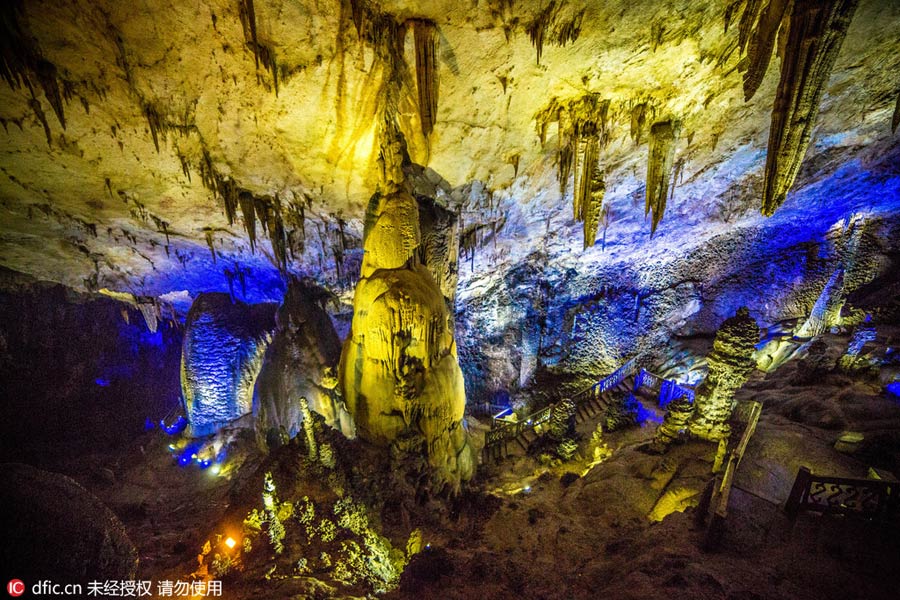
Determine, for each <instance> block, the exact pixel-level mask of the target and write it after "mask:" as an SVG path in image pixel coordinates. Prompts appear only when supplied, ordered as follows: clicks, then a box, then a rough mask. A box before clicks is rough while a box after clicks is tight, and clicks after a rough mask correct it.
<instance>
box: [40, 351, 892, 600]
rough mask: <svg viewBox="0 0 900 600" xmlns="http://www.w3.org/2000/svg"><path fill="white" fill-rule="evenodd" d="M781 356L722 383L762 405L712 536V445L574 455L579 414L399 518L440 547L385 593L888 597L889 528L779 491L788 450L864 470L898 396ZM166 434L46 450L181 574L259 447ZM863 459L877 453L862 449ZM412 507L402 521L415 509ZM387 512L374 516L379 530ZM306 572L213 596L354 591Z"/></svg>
mask: <svg viewBox="0 0 900 600" xmlns="http://www.w3.org/2000/svg"><path fill="white" fill-rule="evenodd" d="M824 337H825V338H826V339H827V342H828V345H829V346H828V347H829V352H832V353H835V355H838V354H839V353H840V352H841V350H840V349H841V348H846V344H847V341H848V338H847V337H846V336H840V335H826V336H824ZM888 337H889V338H890V336H888ZM891 339H897V338H896V337H894V338H891ZM883 341H884V343H887V342H889V341H890V339H888V340H883ZM798 365H799V363H798V361H797V360H792V361H790V362H788V363H787V364H786V365H784V366H782V367H781V368H780V369H778V370H777V371H775V372H773V373H770V374H765V373H761V372H757V373H755V374H754V375H753V376H752V377H751V379H750V380H749V381H748V383H747V384H746V385H745V387H744V388H743V389H742V390H741V391H740V392H739V395H738V397H739V399H756V400H759V401H761V402H763V405H764V408H763V413H762V417H761V419H760V423H759V426H758V428H757V431H756V434H755V435H754V437H753V438H752V439H751V442H750V445H749V447H748V449H747V453H746V455H745V458H744V461H743V463H742V465H741V467H740V469H739V470H738V473H737V477H736V480H735V488H734V491H733V493H732V498H731V502H730V505H729V515H728V519H727V521H726V526H725V534H724V538H723V541H722V544H721V547H720V549H719V550H718V551H717V552H714V553H707V552H703V551H702V550H701V549H700V546H701V543H702V540H703V537H704V529H703V528H702V527H698V526H697V525H696V524H695V519H694V517H693V509H692V506H694V505H695V504H696V502H697V498H698V494H699V493H700V491H701V490H703V489H704V487H705V485H706V483H707V482H708V481H709V480H710V478H711V475H710V466H711V463H712V460H713V456H714V453H715V447H714V446H713V445H711V444H706V443H701V442H690V443H686V444H681V445H676V446H674V447H673V448H672V449H671V450H670V451H669V452H668V453H667V454H665V455H663V456H657V455H652V454H648V453H646V452H643V451H642V448H641V445H642V443H643V442H644V441H646V440H648V439H649V438H650V437H652V435H653V431H654V429H655V423H653V422H652V421H648V422H647V423H645V424H644V426H642V427H638V428H633V429H629V430H625V431H623V432H620V433H612V434H606V435H605V436H604V439H603V441H604V442H605V443H606V444H608V446H609V448H610V449H612V450H613V453H612V455H611V456H610V457H609V458H608V459H606V460H605V461H603V462H600V463H599V464H596V465H594V466H592V467H591V466H590V465H589V460H588V458H580V457H590V456H591V448H590V447H589V445H590V431H591V430H592V428H593V427H594V426H595V423H590V422H589V423H585V424H583V425H581V426H580V428H579V434H581V440H582V441H581V444H580V446H579V456H580V457H579V458H578V459H576V460H575V461H573V462H570V463H565V464H548V463H547V462H546V461H545V462H544V464H541V462H540V461H539V460H536V459H535V458H531V457H526V456H519V457H512V458H511V459H510V460H507V461H504V462H502V463H500V464H499V465H496V466H485V467H483V468H482V469H481V471H480V473H479V475H478V477H477V478H476V480H475V481H474V482H473V485H472V487H473V489H472V490H470V491H469V492H466V493H464V494H463V497H462V500H461V501H460V502H459V503H458V506H461V507H462V508H461V509H460V510H459V511H458V514H456V515H454V516H453V517H452V518H450V517H441V518H431V519H430V520H427V522H422V523H415V522H414V523H413V525H418V526H420V527H421V529H422V532H423V539H424V540H426V541H427V542H428V543H429V544H430V546H429V548H430V549H431V550H430V552H432V553H434V555H435V557H437V558H439V560H434V561H432V562H429V561H428V560H424V559H423V560H421V561H419V563H418V566H417V568H415V569H413V570H412V571H411V572H408V573H406V574H404V576H403V579H402V583H401V586H400V588H398V589H397V590H394V591H393V592H390V593H389V594H388V597H392V598H548V599H550V598H596V597H600V596H603V597H608V598H624V599H627V598H669V597H672V596H674V597H694V598H723V599H738V598H740V599H752V598H760V599H762V598H765V599H785V600H787V599H807V598H808V599H810V600H812V599H821V598H874V599H879V598H885V599H886V598H896V597H897V585H898V581H897V573H900V541H898V540H900V534H898V532H897V531H896V530H895V531H891V530H889V529H885V528H884V527H881V526H879V525H877V524H874V523H869V522H866V521H862V520H855V519H850V518H846V519H842V518H838V517H822V516H816V515H813V514H803V515H801V516H800V517H799V518H798V519H797V520H796V521H795V522H793V523H791V522H790V521H789V520H788V519H787V518H786V517H785V515H784V513H783V511H782V509H781V506H782V504H783V501H784V499H785V498H786V497H787V493H788V492H789V490H790V486H791V485H792V483H793V479H794V477H795V475H796V472H797V469H798V468H799V466H800V465H805V466H808V467H810V468H811V469H812V470H813V472H815V473H821V474H829V475H837V476H849V477H866V475H867V473H868V470H869V467H870V466H880V467H881V468H882V472H883V473H884V472H889V471H890V469H891V468H893V469H894V472H896V467H897V464H898V463H897V461H898V458H900V404H898V403H897V402H896V401H895V400H893V399H891V398H889V397H888V396H886V395H885V393H884V392H883V391H882V390H881V387H880V385H879V384H878V382H877V381H873V380H872V378H871V377H864V376H861V375H854V374H845V373H838V372H833V373H830V374H828V375H827V376H826V377H823V378H817V379H816V380H815V381H813V382H809V383H804V384H798V383H797V370H798V368H799V366H798ZM845 431H855V432H860V433H862V434H863V435H864V437H865V440H866V441H865V442H864V443H863V444H861V445H860V447H859V448H858V449H857V450H856V451H855V452H849V453H848V452H846V451H845V452H838V451H837V450H835V442H836V440H837V439H838V438H839V437H840V436H841V435H842V433H844V432H845ZM170 442H171V439H170V438H167V437H166V436H165V435H163V434H162V433H161V432H159V431H152V432H148V433H146V434H144V435H143V436H141V437H140V438H139V439H136V440H134V442H133V443H132V444H131V446H130V447H129V448H128V450H127V451H126V452H125V453H120V454H117V455H116V456H108V455H103V454H94V455H89V456H86V457H72V458H71V459H70V460H69V461H67V462H66V463H64V464H61V465H59V466H58V470H60V471H63V472H65V473H67V474H69V475H71V476H73V477H74V478H75V479H76V480H78V481H79V482H80V483H82V484H83V485H85V486H86V487H87V488H88V489H90V490H91V491H92V492H93V493H95V494H96V495H97V496H98V497H99V498H100V499H101V500H103V501H104V502H105V503H106V504H107V505H108V506H109V507H110V508H111V509H112V510H113V511H114V512H115V513H116V514H117V515H118V516H119V517H120V518H121V519H122V521H123V523H124V524H125V526H126V529H127V531H128V533H129V535H130V536H131V538H132V540H133V541H134V543H135V545H136V546H137V547H138V550H139V553H140V560H141V562H140V567H139V578H141V579H152V580H155V581H158V580H161V579H173V580H177V579H182V580H184V579H187V578H189V576H190V574H191V573H192V572H193V570H194V569H195V568H196V566H197V561H196V556H197V554H198V553H199V552H200V549H201V547H202V546H203V544H204V542H205V541H206V540H208V539H210V538H211V536H214V535H215V534H216V533H217V532H219V533H227V532H229V531H231V530H238V531H239V527H240V520H239V515H238V516H236V512H235V510H236V509H235V508H234V507H235V506H237V505H241V504H242V503H243V504H246V503H247V502H251V501H252V498H250V499H248V498H246V497H244V498H239V497H238V496H239V495H240V494H244V495H247V494H249V492H246V490H248V489H256V490H258V489H259V488H258V487H249V486H248V485H247V483H248V481H250V480H251V479H252V477H253V476H254V475H253V473H254V472H255V471H257V470H258V469H257V467H258V465H260V464H262V461H263V460H264V457H262V456H260V455H259V454H258V453H257V452H256V451H254V450H252V449H250V448H251V447H252V444H250V443H245V444H244V445H243V448H244V449H245V450H244V451H241V452H239V453H238V455H239V456H236V458H235V460H239V461H243V466H242V467H240V468H237V469H235V470H234V471H233V472H232V473H231V474H230V475H229V476H227V477H216V476H213V475H211V473H210V472H207V471H201V470H199V469H198V468H195V467H187V468H179V467H178V466H177V465H176V464H174V460H173V457H172V455H171V454H170V452H169V451H168V450H167V448H166V446H167V445H168V444H169V443H170ZM877 457H882V458H881V459H880V460H882V464H880V465H875V464H874V463H873V461H875V462H877V461H878V460H879V459H877ZM885 457H886V458H885ZM884 460H887V461H888V462H890V461H891V460H893V461H894V463H893V464H887V465H886V464H884ZM886 467H887V468H886ZM573 473H574V475H573ZM241 490H244V491H241ZM666 495H668V498H669V500H668V501H667V502H668V504H666V503H665V502H663V503H662V504H663V505H664V506H662V509H661V513H660V514H665V513H668V512H670V511H674V512H671V514H668V515H667V516H665V518H664V519H663V520H662V521H661V522H651V521H650V520H649V519H648V515H649V514H650V513H651V512H652V511H653V510H654V507H657V508H658V509H659V508H660V507H659V504H660V498H663V497H664V496H666ZM256 502H258V498H257V499H256ZM230 507H231V508H230ZM666 507H668V508H666ZM389 508H390V507H388V508H386V509H385V510H388V509H389ZM679 511H685V512H679ZM411 518H412V520H413V521H416V518H417V517H416V513H415V511H413V513H412V516H411ZM390 522H391V519H389V518H387V517H385V518H384V524H385V527H386V528H390V527H389V523H390ZM385 533H386V535H388V536H389V537H391V532H389V531H386V532H385ZM394 537H399V536H394ZM311 581H312V578H310V577H305V578H297V581H294V582H291V581H287V582H285V581H280V582H272V581H266V580H264V579H260V578H258V579H252V580H244V581H242V580H240V578H237V579H234V578H233V579H231V580H230V581H226V594H225V596H226V597H234V598H249V597H253V598H266V597H269V598H303V597H357V596H359V595H361V593H360V591H359V589H347V590H344V591H341V590H339V589H335V588H332V587H328V586H314V585H311V583H310V582H311ZM229 585H230V586H231V587H230V588H228V586H229ZM229 589H230V592H229ZM311 590H312V591H311Z"/></svg>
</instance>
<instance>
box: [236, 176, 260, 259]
mask: <svg viewBox="0 0 900 600" xmlns="http://www.w3.org/2000/svg"><path fill="white" fill-rule="evenodd" d="M238 201H239V202H240V205H241V216H242V217H243V219H244V230H245V231H246V232H247V237H248V238H250V250H251V252H252V251H253V250H254V249H255V247H256V202H254V198H253V194H251V193H250V192H248V191H247V190H241V192H240V194H239V195H238Z"/></svg>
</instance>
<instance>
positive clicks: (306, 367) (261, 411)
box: [253, 281, 352, 443]
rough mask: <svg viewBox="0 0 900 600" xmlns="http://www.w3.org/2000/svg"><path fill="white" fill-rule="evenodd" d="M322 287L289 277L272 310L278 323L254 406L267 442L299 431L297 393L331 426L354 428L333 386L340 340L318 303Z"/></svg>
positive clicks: (260, 429) (302, 418) (349, 430)
mask: <svg viewBox="0 0 900 600" xmlns="http://www.w3.org/2000/svg"><path fill="white" fill-rule="evenodd" d="M326 293H327V292H325V291H324V290H322V289H321V288H318V287H316V286H314V285H312V284H310V283H308V282H304V281H292V282H291V284H290V285H289V287H288V290H287V293H286V294H285V297H284V302H283V303H282V305H281V306H280V307H279V308H278V312H277V313H276V314H275V322H276V328H275V332H274V334H273V339H272V343H271V344H270V345H269V347H268V349H267V350H266V353H265V356H264V358H263V365H262V370H261V371H260V373H259V378H258V381H257V384H256V398H255V404H254V407H253V410H254V414H255V415H256V420H257V429H258V431H259V432H260V434H261V436H262V437H265V438H266V439H267V440H268V442H269V443H271V442H272V441H273V440H278V439H280V440H281V441H285V439H286V438H293V437H294V436H295V435H297V434H298V433H299V431H300V429H301V427H302V423H303V421H304V419H305V417H304V413H303V409H302V402H301V399H306V401H307V402H308V406H309V408H310V409H311V410H313V411H315V412H317V413H318V414H320V415H322V417H323V418H324V419H325V423H327V424H328V425H330V426H331V427H334V428H336V429H340V430H341V431H344V432H351V431H352V425H351V424H350V419H349V415H348V414H347V411H346V410H345V408H344V405H343V402H341V401H340V398H338V395H337V393H336V392H335V390H334V388H335V387H336V386H337V379H336V378H335V376H334V367H336V366H337V362H338V360H339V359H340V356H341V342H340V339H339V338H338V336H337V333H335V331H334V326H333V325H332V323H331V320H330V319H329V317H328V313H326V312H325V309H324V308H323V306H322V302H323V300H324V297H325V296H324V295H325V294H326Z"/></svg>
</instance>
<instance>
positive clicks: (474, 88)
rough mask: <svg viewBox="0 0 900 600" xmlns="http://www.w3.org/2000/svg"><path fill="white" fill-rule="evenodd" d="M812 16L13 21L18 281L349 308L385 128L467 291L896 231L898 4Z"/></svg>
mask: <svg viewBox="0 0 900 600" xmlns="http://www.w3.org/2000/svg"><path fill="white" fill-rule="evenodd" d="M818 4H820V3H816V2H813V3H812V5H813V6H810V2H808V1H806V2H804V1H802V0H795V2H779V1H776V0H773V1H771V2H768V3H765V2H755V1H752V0H749V1H740V0H739V1H730V0H718V1H715V0H700V1H697V0H689V1H688V0H676V1H666V2H660V1H651V0H611V1H605V2H588V1H584V0H582V1H577V0H568V1H566V0H561V1H557V2H552V1H551V2H547V1H545V0H540V1H538V0H488V1H477V0H476V1H471V0H468V1H459V0H452V1H451V0H446V1H445V0H434V1H429V2H408V1H384V2H381V3H375V2H366V1H365V0H355V1H352V2H351V1H350V0H317V1H314V0H196V1H194V2H181V1H175V0H139V1H137V2H127V3H126V2H119V1H118V0H67V1H63V0H47V1H40V0H25V1H24V2H22V1H19V2H9V3H5V6H4V8H3V9H2V10H3V19H4V28H5V31H4V37H5V41H4V42H3V44H4V46H3V53H4V55H3V59H4V78H5V79H6V81H4V82H0V122H2V125H3V129H2V130H0V138H2V139H3V144H2V148H0V219H2V230H0V264H2V266H4V267H7V268H10V269H14V270H17V271H21V272H25V273H29V274H31V275H34V276H36V277H39V278H41V279H47V280H52V281H57V282H61V283H64V284H66V285H69V286H71V287H73V288H76V289H91V290H99V289H104V288H105V289H108V290H114V291H117V292H130V293H133V294H135V295H143V296H161V295H164V294H169V297H170V298H176V297H183V295H184V292H187V293H188V294H191V295H193V294H196V293H197V292H199V291H203V290H220V291H224V290H227V289H228V287H229V284H231V287H232V288H233V287H234V285H235V281H237V280H241V284H242V287H243V294H244V295H245V296H246V297H247V298H248V299H251V300H262V299H273V298H277V297H278V295H279V293H280V292H279V290H280V289H282V288H281V283H280V282H281V274H282V273H283V272H290V273H294V274H300V275H309V276H312V277H314V278H316V279H318V280H320V281H321V282H322V283H325V284H328V285H329V286H331V287H333V288H334V289H337V290H339V291H341V290H343V291H346V292H348V293H349V290H351V289H352V283H353V281H354V279H355V277H356V276H357V274H358V269H359V261H360V258H361V253H362V251H361V236H362V231H363V220H364V214H365V209H366V206H367V204H368V203H369V199H370V197H371V196H372V194H373V193H374V192H375V191H376V190H378V189H379V185H380V182H381V175H380V173H381V168H380V166H379V156H380V154H381V142H380V140H381V137H382V133H383V129H384V127H383V123H384V115H385V114H386V113H388V114H389V115H390V116H391V117H392V118H393V119H394V122H395V123H396V125H397V126H398V127H399V129H400V132H401V133H402V137H403V139H404V140H405V143H406V147H407V151H408V153H409V158H410V160H411V162H412V163H414V165H411V166H408V168H407V173H408V174H409V177H410V180H411V181H412V182H413V184H414V187H415V191H416V192H417V193H420V194H423V195H427V196H431V197H434V198H435V199H436V200H437V201H438V203H439V204H441V205H443V206H445V207H447V208H449V209H450V210H452V211H454V212H456V213H457V214H458V215H459V219H460V230H461V232H462V235H463V238H462V241H461V245H462V249H463V253H464V257H463V258H465V253H466V252H467V251H468V252H470V253H473V254H474V256H473V257H471V258H477V260H473V261H472V262H471V263H470V264H466V263H464V266H462V267H461V271H462V272H463V273H464V274H465V276H464V277H463V279H462V282H463V284H464V286H468V288H469V293H476V292H475V291H473V290H477V289H478V285H479V278H484V277H490V276H491V274H492V273H495V272H499V271H502V269H501V268H500V267H504V266H506V267H508V266H509V265H512V264H515V262H516V261H517V260H519V259H524V258H525V257H528V256H531V255H533V254H534V253H536V252H537V253H541V255H542V256H544V257H545V260H553V261H557V262H558V263H559V264H560V265H568V266H571V267H575V268H577V267H578V266H579V265H582V266H583V265H585V264H589V263H590V262H591V261H593V262H594V263H597V262H607V263H610V264H613V263H615V262H616V261H634V260H657V259H664V258H665V257H666V256H667V255H668V254H670V253H672V252H674V251H675V250H676V249H678V248H683V247H686V246H689V245H691V244H702V243H703V240H704V239H707V238H709V237H710V236H714V235H717V234H719V233H721V232H722V231H724V230H728V229H734V228H740V227H749V226H758V225H759V224H760V223H763V222H765V223H768V225H766V226H767V227H769V228H770V229H771V230H772V231H789V230H791V229H792V228H797V227H802V226H803V225H804V224H805V223H807V222H812V221H819V220H821V221H822V222H825V221H828V220H829V219H838V218H842V217H845V216H847V215H848V214H850V213H853V212H855V211H860V210H865V211H870V212H874V213H879V212H881V213H883V212H893V213H896V212H898V211H900V206H898V204H900V201H898V199H897V196H898V193H900V183H898V182H900V174H898V167H897V164H898V162H900V158H898V157H900V150H898V136H897V135H896V134H895V133H894V132H893V131H892V125H893V127H894V128H896V122H897V115H898V111H900V52H898V50H900V42H898V40H900V2H898V1H887V0H861V1H859V2H858V3H857V2H848V1H844V2H834V1H832V2H824V3H821V4H822V5H828V6H829V7H830V9H831V10H832V13H833V14H826V13H827V11H820V10H818V8H819V7H818V6H817V5H818ZM761 6H762V7H763V8H762V9H761V8H760V7H761ZM798 7H799V8H798ZM801 9H802V10H808V11H818V12H816V14H810V15H804V16H803V18H804V19H806V20H805V21H804V27H806V28H807V29H809V31H811V33H810V34H809V36H808V37H807V38H803V37H802V36H803V32H802V31H801V29H800V27H799V25H798V26H797V27H796V28H794V30H793V31H792V32H791V35H789V34H788V31H787V30H788V27H787V26H786V25H784V23H785V19H788V18H789V17H790V15H791V11H795V12H799V11H800V10H801ZM753 11H759V14H754V13H753ZM799 19H800V17H797V21H798V22H799ZM816 19H818V21H817V20H816ZM779 25H780V27H779ZM816 27H819V28H820V29H821V28H825V30H824V33H823V32H822V31H817V30H816ZM841 28H843V29H844V31H845V32H846V37H845V38H843V32H842V31H840V30H841ZM835 31H837V33H835ZM835 36H837V38H839V39H837V40H834V39H832V38H834V37H835ZM840 38H843V39H840ZM809 39H812V40H813V43H809V41H808V40H809ZM769 57H771V58H769ZM785 70H787V75H785V74H784V72H785ZM817 78H818V79H817ZM803 81H806V82H807V84H806V85H807V87H806V88H803V87H802V85H801V83H798V82H803ZM798 88H799V89H798ZM747 98H749V99H747ZM776 98H778V99H779V103H780V104H779V106H781V107H782V108H781V109H780V111H779V112H778V114H777V115H776V116H775V118H773V106H775V105H776ZM892 120H893V123H892ZM771 123H776V126H777V127H779V129H778V131H776V133H777V134H778V135H776V136H774V137H776V138H777V141H776V146H775V147H776V149H777V150H778V152H779V153H780V154H779V155H778V160H780V161H781V163H780V166H779V165H776V166H775V167H770V171H771V172H770V176H769V178H768V183H767V174H766V171H767V166H766V161H767V152H766V151H767V146H768V145H769V143H770V141H769V140H770V124H771ZM784 123H788V125H787V126H785V125H784ZM791 124H794V127H793V128H791ZM785 127H787V129H785ZM804 136H806V139H807V141H808V142H807V143H808V145H809V147H808V149H806V147H805V146H804V145H803V138H804ZM798 146H799V148H800V150H801V151H800V153H799V158H800V159H803V161H802V164H801V163H800V162H799V161H798V159H797V156H798V151H797V148H798ZM585 148H587V153H588V154H590V155H592V156H596V157H597V165H596V167H595V168H593V169H584V165H583V164H582V163H583V160H582V159H580V158H579V157H581V156H583V155H584V154H585V152H586V151H585ZM567 153H568V154H567ZM782 155H783V156H782ZM572 157H574V158H572ZM771 160H774V159H770V161H771ZM580 161H581V162H580ZM648 163H649V165H648ZM795 163H796V164H795ZM648 169H650V170H651V171H652V172H654V173H657V175H654V176H653V181H651V182H650V186H649V187H650V188H652V189H651V191H650V193H646V188H647V187H648V176H647V172H648ZM789 171H790V172H793V175H795V176H796V180H795V181H794V182H793V186H791V185H790V181H789V179H790V178H791V177H790V176H789V175H785V174H784V173H787V172H789ZM560 173H564V175H565V178H564V182H565V184H566V185H560V181H559V177H560ZM585 173H587V175H585ZM660 174H661V175H660ZM786 178H787V184H785V181H786ZM785 186H786V187H787V188H790V190H791V191H790V193H788V194H787V196H786V200H785V198H784V197H783V195H784V194H783V190H784V189H785ZM779 195H780V196H779ZM838 196H840V200H838V199H837V197H838ZM764 201H765V204H764ZM573 202H574V204H573ZM782 202H783V204H781V203H782ZM573 209H574V211H573ZM763 210H765V212H766V213H773V214H774V216H771V217H768V218H767V217H764V216H763V215H762V214H761V212H762V211H763ZM576 217H580V218H579V219H578V220H580V221H584V224H582V223H579V222H577V221H578V220H576ZM654 229H655V231H653V230H654ZM595 231H596V233H595ZM651 233H653V235H652V236H651ZM592 236H594V237H592ZM276 237H277V238H278V239H280V240H283V243H273V242H272V240H273V239H275V238H276ZM585 240H587V241H585ZM595 240H596V242H595ZM179 295H181V296H179ZM462 297H463V298H465V297H466V293H463V294H462Z"/></svg>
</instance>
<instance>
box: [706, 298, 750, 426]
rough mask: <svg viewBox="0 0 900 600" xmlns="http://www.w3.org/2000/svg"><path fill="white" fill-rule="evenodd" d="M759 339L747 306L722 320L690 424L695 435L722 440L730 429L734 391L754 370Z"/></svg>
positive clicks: (708, 359)
mask: <svg viewBox="0 0 900 600" xmlns="http://www.w3.org/2000/svg"><path fill="white" fill-rule="evenodd" d="M758 341H759V326H758V325H757V324H756V321H754V320H753V318H752V317H751V316H750V312H749V311H748V310H747V309H746V308H740V309H738V311H737V313H736V314H735V316H733V317H731V318H730V319H727V320H726V321H725V322H724V323H722V326H721V327H720V328H719V331H718V332H717V333H716V339H715V341H714V342H713V350H712V352H710V354H709V356H708V357H707V363H708V365H709V374H708V375H707V376H706V380H705V381H704V382H703V383H702V384H701V385H700V386H699V387H698V388H697V391H696V394H695V399H694V406H695V414H694V419H693V420H692V421H691V424H690V431H691V433H692V434H693V435H696V436H697V437H700V438H703V439H707V440H719V439H722V438H724V437H726V436H727V435H728V434H729V433H730V431H731V427H730V426H729V424H728V419H729V418H730V417H731V412H732V410H734V392H735V391H737V390H738V388H740V387H741V386H742V385H744V382H745V381H746V380H747V376H748V375H749V374H750V371H752V370H753V367H754V362H753V358H752V356H753V348H754V346H755V345H756V343H757V342H758Z"/></svg>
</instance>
